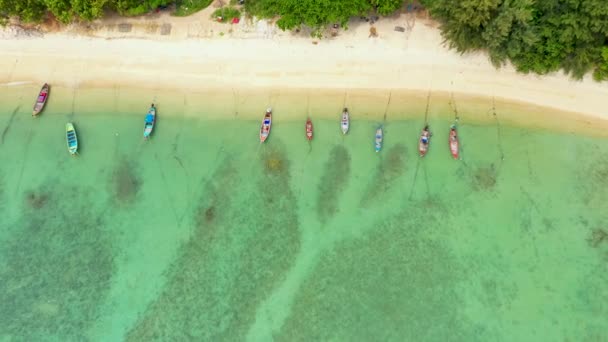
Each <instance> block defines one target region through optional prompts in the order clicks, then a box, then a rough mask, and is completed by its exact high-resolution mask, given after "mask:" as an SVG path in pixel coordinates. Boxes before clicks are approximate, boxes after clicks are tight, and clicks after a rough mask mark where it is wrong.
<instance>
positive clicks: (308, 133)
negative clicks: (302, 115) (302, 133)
mask: <svg viewBox="0 0 608 342" xmlns="http://www.w3.org/2000/svg"><path fill="white" fill-rule="evenodd" d="M306 139H308V141H310V140H312V120H311V119H310V118H308V119H307V120H306Z"/></svg>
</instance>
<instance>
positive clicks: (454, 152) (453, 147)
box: [449, 125, 459, 159]
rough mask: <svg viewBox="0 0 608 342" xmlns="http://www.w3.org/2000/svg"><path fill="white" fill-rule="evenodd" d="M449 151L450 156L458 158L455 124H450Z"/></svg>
mask: <svg viewBox="0 0 608 342" xmlns="http://www.w3.org/2000/svg"><path fill="white" fill-rule="evenodd" d="M449 142H450V152H451V153H452V157H454V159H458V152H459V149H458V134H457V133H456V125H452V127H450V139H449Z"/></svg>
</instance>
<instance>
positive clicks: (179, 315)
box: [0, 87, 608, 341]
mask: <svg viewBox="0 0 608 342" xmlns="http://www.w3.org/2000/svg"><path fill="white" fill-rule="evenodd" d="M32 91H34V94H35V90H33V88H32V87H24V88H11V89H6V91H5V92H3V95H0V130H1V132H0V133H1V134H2V136H1V141H0V160H1V164H0V214H1V217H2V219H1V220H0V341H5V340H6V341H22V340H23V341H33V340H56V341H66V340H95V341H104V340H105V341H114V340H121V339H126V340H129V341H150V340H159V341H160V340H163V341H167V340H208V341H221V340H244V339H249V340H253V341H258V340H261V341H268V340H278V341H297V340H336V341H357V340H399V341H402V340H412V341H446V340H451V341H454V340H456V341H488V340H499V341H514V340H515V341H539V340H547V341H549V340H551V341H554V340H584V341H599V340H602V339H604V338H605V336H606V335H605V331H607V330H608V307H607V306H606V304H605V303H608V272H606V271H607V265H608V141H607V140H606V139H605V138H593V137H585V136H583V135H582V134H578V135H576V134H572V133H563V132H561V133H560V132H552V131H549V130H546V129H542V128H534V129H531V128H523V127H517V126H514V125H511V126H510V125H508V124H504V123H503V124H498V125H497V124H496V123H497V122H496V121H492V120H488V121H486V122H482V121H473V120H469V121H467V119H466V117H467V115H466V113H463V114H462V119H461V121H460V125H459V129H460V131H459V132H460V136H461V142H462V160H459V161H455V160H453V159H452V158H451V156H450V155H449V152H448V148H447V132H448V128H449V125H450V124H451V120H450V119H449V118H450V116H451V114H450V113H439V112H437V111H435V112H433V111H431V115H429V122H430V124H431V128H432V129H433V131H434V137H433V140H432V145H431V149H430V152H429V154H428V155H427V156H426V157H425V158H424V159H420V158H418V156H417V154H416V147H417V145H416V140H417V136H418V133H419V130H420V128H421V127H422V125H423V121H424V115H423V114H412V115H409V114H408V113H410V112H411V109H408V108H407V107H403V106H405V105H404V104H400V103H398V104H396V105H394V106H395V107H394V109H393V111H394V112H403V113H406V115H401V116H396V117H395V118H392V117H391V116H390V115H389V117H388V119H387V121H386V122H385V126H384V127H385V133H386V136H385V145H384V148H383V151H382V152H381V153H380V154H376V153H374V152H373V148H374V146H373V135H374V132H375V128H376V127H377V125H378V124H379V123H380V121H382V113H381V112H382V110H380V111H379V112H380V113H375V114H372V113H367V112H366V113H363V110H361V111H359V112H357V107H356V106H355V107H352V108H351V112H352V115H353V122H352V125H351V128H352V129H351V132H350V133H349V135H348V136H346V137H342V136H341V135H340V134H339V124H338V120H339V114H340V108H339V107H337V108H333V107H331V108H330V107H329V106H328V105H324V104H323V102H319V103H316V104H312V105H310V106H311V107H313V108H314V112H315V113H316V115H317V116H316V117H315V116H314V115H313V119H314V124H315V138H314V141H313V142H312V144H309V143H308V142H307V141H306V140H305V137H304V121H305V114H302V119H301V120H295V119H293V116H290V119H285V120H282V119H281V108H280V106H277V107H276V108H275V125H274V126H273V131H272V134H271V137H270V139H269V141H268V142H267V143H266V144H264V145H260V144H259V142H258V138H257V130H258V128H259V123H260V120H261V117H262V114H263V111H264V108H265V106H260V107H259V109H258V108H254V109H251V110H252V111H257V112H259V113H260V115H259V117H257V116H256V117H249V116H245V117H243V118H238V115H237V114H238V113H235V112H234V111H233V110H232V109H231V107H230V105H228V104H225V102H224V104H225V105H218V104H217V103H216V104H212V103H209V106H203V105H201V106H198V105H197V106H192V105H189V106H186V102H187V101H186V100H183V103H182V107H180V106H178V105H171V104H167V105H164V106H163V102H162V101H160V102H159V120H158V126H157V130H156V132H155V135H154V137H153V139H152V140H151V141H148V142H144V141H142V139H141V136H142V129H143V118H144V115H145V112H146V110H147V106H148V104H149V103H148V102H150V100H144V101H136V100H134V98H135V96H136V94H135V93H127V92H121V96H120V97H117V96H116V94H114V95H111V94H113V93H114V92H115V90H106V91H102V90H99V91H97V92H89V93H87V95H86V97H85V96H84V95H83V96H80V97H79V96H74V94H70V93H69V92H65V91H64V93H63V94H62V93H61V90H59V91H56V92H55V93H53V94H52V95H51V96H53V98H52V99H51V100H52V101H54V102H51V103H49V107H48V108H47V110H46V111H45V112H44V113H43V114H42V115H41V116H40V117H39V118H37V119H32V117H31V115H30V107H31V105H30V102H31V99H32V98H33V97H32V96H27V95H29V94H30V93H31V92H32ZM108 94H110V95H111V96H110V95H108ZM139 95H141V94H139ZM109 99H114V100H109ZM112 101H114V102H112ZM180 101H181V100H179V101H177V100H175V102H176V103H177V102H180ZM272 101H274V102H278V101H280V100H277V99H275V100H272ZM350 101H352V102H355V101H356V99H350ZM166 102H169V100H167V101H166ZM340 102H342V101H340ZM298 105H299V104H298V103H294V104H292V107H289V110H290V111H297V110H298V108H295V107H297V106H298ZM287 106H288V103H287V104H284V105H283V110H284V111H287V110H288V109H287V108H288V107H287ZM169 111H171V112H172V114H171V115H166V116H163V112H165V113H166V112H169ZM180 111H183V112H184V113H187V114H188V115H179V112H180ZM176 113H177V114H176ZM334 113H335V115H334ZM190 114H194V115H190ZM499 114H500V111H499ZM332 115H334V116H335V118H332ZM330 118H331V119H330ZM67 120H72V121H74V122H75V124H76V128H77V130H78V134H79V139H80V142H81V151H80V152H81V153H80V155H79V156H78V157H76V158H72V157H70V156H69V155H68V153H67V150H66V146H65V137H64V126H65V122H66V121H67ZM507 121H508V120H507Z"/></svg>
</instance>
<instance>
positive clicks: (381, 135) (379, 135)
mask: <svg viewBox="0 0 608 342" xmlns="http://www.w3.org/2000/svg"><path fill="white" fill-rule="evenodd" d="M383 139H384V133H383V132H382V127H378V129H376V152H380V150H381V149H382V140H383Z"/></svg>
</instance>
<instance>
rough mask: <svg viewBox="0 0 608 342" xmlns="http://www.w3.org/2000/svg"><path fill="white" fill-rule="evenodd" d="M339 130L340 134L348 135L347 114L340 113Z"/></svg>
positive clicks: (348, 118) (348, 123)
mask: <svg viewBox="0 0 608 342" xmlns="http://www.w3.org/2000/svg"><path fill="white" fill-rule="evenodd" d="M340 128H341V129H342V134H344V135H346V133H348V129H349V128H350V115H349V114H348V112H343V113H342V120H341V122H340Z"/></svg>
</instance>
